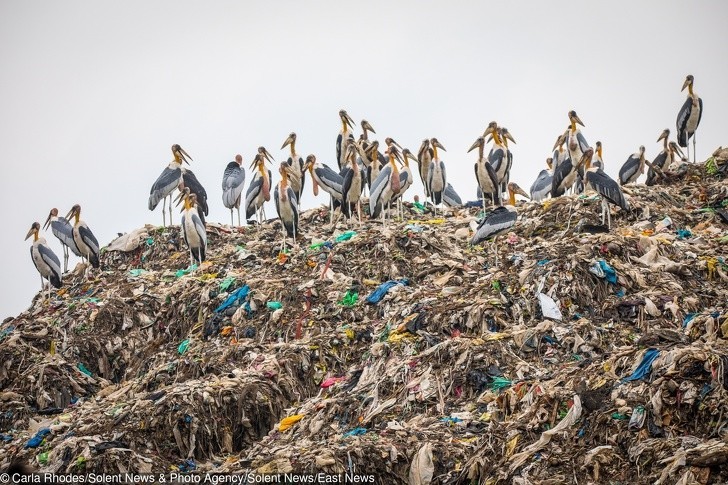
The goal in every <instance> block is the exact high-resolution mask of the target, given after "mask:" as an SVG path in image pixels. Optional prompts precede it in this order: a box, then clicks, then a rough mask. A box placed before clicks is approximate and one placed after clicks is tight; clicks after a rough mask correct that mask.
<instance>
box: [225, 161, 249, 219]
mask: <svg viewBox="0 0 728 485" xmlns="http://www.w3.org/2000/svg"><path fill="white" fill-rule="evenodd" d="M242 165H243V157H242V156H241V155H235V161H234V162H230V163H228V164H227V167H225V172H224V173H223V175H222V203H223V205H225V207H227V208H228V209H230V225H231V226H232V225H233V209H236V210H237V211H238V226H239V225H240V198H241V196H242V194H243V189H244V188H245V169H244V168H243V167H242Z"/></svg>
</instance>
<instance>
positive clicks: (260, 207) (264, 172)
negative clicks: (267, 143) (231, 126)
mask: <svg viewBox="0 0 728 485" xmlns="http://www.w3.org/2000/svg"><path fill="white" fill-rule="evenodd" d="M265 162H266V158H265V156H264V155H261V154H260V153H258V154H256V155H255V158H254V159H253V163H252V164H251V165H250V169H251V170H254V172H253V179H252V180H251V181H250V185H249V186H248V190H247V191H246V192H245V218H246V219H250V218H251V217H252V216H253V214H255V215H256V216H257V220H258V224H262V223H263V221H264V220H265V203H266V202H268V201H269V200H270V182H271V173H270V170H268V169H266V168H265Z"/></svg>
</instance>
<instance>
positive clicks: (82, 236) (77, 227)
mask: <svg viewBox="0 0 728 485" xmlns="http://www.w3.org/2000/svg"><path fill="white" fill-rule="evenodd" d="M171 203H172V201H170V204H171ZM66 219H68V220H69V221H70V220H71V219H74V222H73V241H74V242H75V243H76V247H77V248H78V250H79V252H80V253H81V258H82V259H86V260H88V261H89V262H90V263H91V266H93V267H94V268H98V267H99V266H101V263H100V262H99V242H98V241H97V240H96V236H94V233H93V232H91V229H89V227H88V225H87V224H86V223H85V222H83V221H82V220H81V206H80V205H78V204H76V205H74V206H73V207H71V210H70V211H68V214H67V215H66Z"/></svg>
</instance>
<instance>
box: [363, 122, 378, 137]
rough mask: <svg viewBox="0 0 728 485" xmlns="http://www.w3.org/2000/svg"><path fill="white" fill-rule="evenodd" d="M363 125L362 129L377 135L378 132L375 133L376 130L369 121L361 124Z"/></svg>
mask: <svg viewBox="0 0 728 485" xmlns="http://www.w3.org/2000/svg"><path fill="white" fill-rule="evenodd" d="M361 124H362V128H364V129H366V130H369V131H371V132H372V133H374V134H375V135H376V133H377V132H376V131H374V128H372V125H370V124H369V122H368V121H366V120H364V121H362V122H361Z"/></svg>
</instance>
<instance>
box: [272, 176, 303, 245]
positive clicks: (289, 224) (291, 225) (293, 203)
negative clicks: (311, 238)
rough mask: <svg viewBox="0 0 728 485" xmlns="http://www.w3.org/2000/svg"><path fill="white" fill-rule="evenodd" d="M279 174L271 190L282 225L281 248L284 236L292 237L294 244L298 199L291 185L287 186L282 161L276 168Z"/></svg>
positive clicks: (284, 240)
mask: <svg viewBox="0 0 728 485" xmlns="http://www.w3.org/2000/svg"><path fill="white" fill-rule="evenodd" d="M278 172H279V173H280V174H281V181H280V182H278V184H277V185H276V188H275V190H274V191H273V199H275V201H276V212H278V217H279V218H280V220H281V224H282V226H283V244H282V246H281V250H282V251H283V250H285V249H286V237H291V238H293V244H294V245H295V244H296V235H297V234H298V200H297V199H296V193H295V191H294V190H293V188H292V187H289V186H288V168H287V167H286V163H285V162H284V163H282V164H281V167H280V168H279V169H278Z"/></svg>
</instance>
